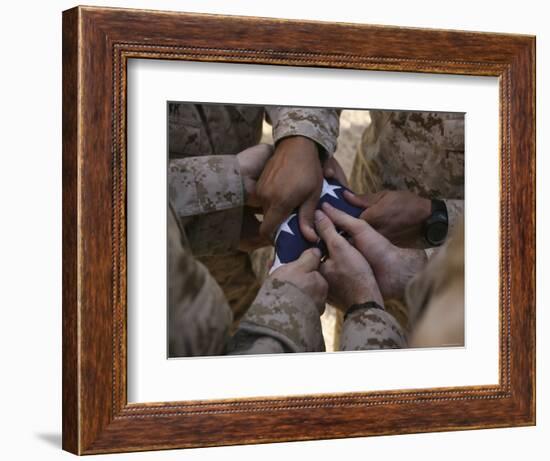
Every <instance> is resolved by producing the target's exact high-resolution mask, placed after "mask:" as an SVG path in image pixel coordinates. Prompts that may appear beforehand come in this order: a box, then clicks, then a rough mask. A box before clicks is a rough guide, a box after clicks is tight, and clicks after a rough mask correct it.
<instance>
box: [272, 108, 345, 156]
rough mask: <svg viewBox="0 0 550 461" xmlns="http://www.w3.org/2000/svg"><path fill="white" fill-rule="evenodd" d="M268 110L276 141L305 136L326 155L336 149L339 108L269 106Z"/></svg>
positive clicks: (329, 154)
mask: <svg viewBox="0 0 550 461" xmlns="http://www.w3.org/2000/svg"><path fill="white" fill-rule="evenodd" d="M266 112H267V116H268V118H269V120H270V121H271V124H272V125H273V141H274V142H275V143H277V142H278V141H279V140H281V139H283V138H286V137H288V136H304V137H306V138H309V139H311V140H312V141H314V142H316V143H317V144H318V145H319V146H320V147H321V150H322V152H323V154H324V155H326V156H329V157H330V156H331V155H332V154H333V153H334V151H335V150H336V145H337V139H338V132H339V130H340V113H339V111H338V110H336V109H312V108H301V107H281V106H269V107H266Z"/></svg>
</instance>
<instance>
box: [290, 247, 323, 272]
mask: <svg viewBox="0 0 550 461" xmlns="http://www.w3.org/2000/svg"><path fill="white" fill-rule="evenodd" d="M292 264H295V265H297V266H298V267H299V268H300V269H301V270H303V271H304V272H306V273H308V272H313V271H316V270H317V269H318V267H319V264H321V251H320V250H319V248H310V249H308V250H306V251H304V252H303V253H302V254H301V255H300V257H299V258H298V259H297V260H296V261H294V263H292Z"/></svg>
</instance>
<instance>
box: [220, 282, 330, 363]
mask: <svg viewBox="0 0 550 461" xmlns="http://www.w3.org/2000/svg"><path fill="white" fill-rule="evenodd" d="M324 350H325V343H324V340H323V333H322V331H321V320H320V314H319V311H318V310H317V308H316V307H315V304H314V303H313V301H312V300H311V298H310V297H309V296H307V295H306V294H305V293H304V292H302V291H301V290H300V289H299V288H297V287H296V286H294V285H293V284H291V283H289V282H283V281H280V280H278V279H277V278H268V279H267V280H266V281H265V282H264V284H263V285H262V288H261V289H260V292H259V293H258V296H257V297H256V299H255V301H254V303H252V306H251V307H250V309H249V310H248V312H247V313H246V314H245V316H244V317H243V319H242V320H241V322H240V324H239V329H238V330H237V332H236V333H235V335H234V336H233V338H232V339H231V342H230V345H229V348H228V353H229V354H235V355H238V354H273V353H277V352H323V351H324Z"/></svg>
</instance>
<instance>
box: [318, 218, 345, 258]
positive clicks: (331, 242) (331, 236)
mask: <svg viewBox="0 0 550 461" xmlns="http://www.w3.org/2000/svg"><path fill="white" fill-rule="evenodd" d="M315 226H316V227H317V231H318V232H319V235H320V237H321V239H322V240H323V241H324V242H325V244H326V245H327V248H328V251H329V254H331V255H332V254H333V253H334V252H335V251H338V250H339V249H341V248H342V245H344V244H347V242H346V239H345V238H344V237H342V236H341V235H340V234H338V232H337V231H336V228H335V227H334V224H333V223H332V221H331V220H330V219H329V218H328V217H327V215H326V214H325V213H323V212H322V211H321V210H317V211H316V212H315Z"/></svg>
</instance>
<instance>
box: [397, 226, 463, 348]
mask: <svg viewBox="0 0 550 461" xmlns="http://www.w3.org/2000/svg"><path fill="white" fill-rule="evenodd" d="M405 296H406V300H407V305H408V306H409V309H410V316H411V323H412V324H413V329H412V334H411V337H410V346H411V347H435V346H439V347H441V346H463V345H464V226H463V225H460V226H459V227H457V228H456V230H455V232H454V234H453V235H452V236H451V237H450V238H449V240H448V242H447V243H446V244H445V245H444V246H443V247H441V249H440V250H439V251H438V252H437V253H435V254H434V256H433V257H432V258H431V259H430V261H429V262H428V264H427V266H426V267H425V268H424V270H423V271H422V272H421V273H419V274H417V275H416V276H415V278H413V279H412V280H411V281H410V282H409V284H408V286H407V290H406V294H405Z"/></svg>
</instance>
